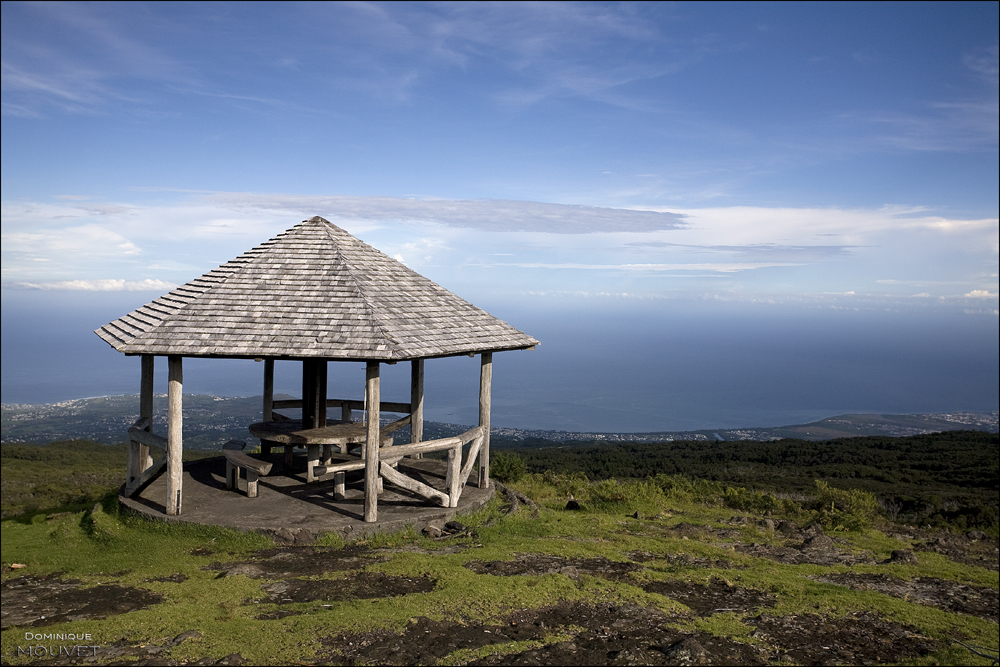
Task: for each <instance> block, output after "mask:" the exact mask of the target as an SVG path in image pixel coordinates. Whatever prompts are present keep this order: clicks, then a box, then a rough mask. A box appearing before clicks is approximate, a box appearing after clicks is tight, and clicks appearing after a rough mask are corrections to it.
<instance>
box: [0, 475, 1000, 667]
mask: <svg viewBox="0 0 1000 667" xmlns="http://www.w3.org/2000/svg"><path fill="white" fill-rule="evenodd" d="M515 486H516V488H517V489H519V490H520V492H522V493H523V494H526V496H527V497H529V498H533V499H534V500H535V502H537V505H538V507H537V508H536V509H534V510H533V509H532V508H531V507H529V506H524V505H521V506H520V508H519V509H518V510H516V511H513V512H511V513H510V514H507V513H506V510H510V509H513V508H512V507H509V506H507V502H508V501H504V500H503V498H499V497H498V498H497V499H495V500H494V501H493V502H492V503H491V504H490V505H488V506H487V507H486V508H484V509H483V510H481V511H479V512H477V513H475V514H473V515H470V516H465V517H460V521H461V523H462V524H463V525H461V526H455V525H452V526H451V529H452V530H453V531H454V533H453V535H452V536H451V537H447V538H445V539H440V538H438V539H435V538H430V537H427V536H425V535H422V534H420V533H418V532H416V530H408V531H405V532H402V533H396V534H392V535H381V536H378V537H376V538H371V539H368V540H363V541H360V542H355V543H354V544H351V545H343V544H342V543H340V542H339V541H338V540H337V539H334V538H332V537H330V536H325V537H321V538H320V539H319V540H318V541H317V543H316V544H314V545H312V546H308V547H301V546H300V547H280V546H276V545H274V544H273V543H271V542H270V540H269V539H268V538H265V537H263V536H261V535H258V534H253V533H250V534H247V533H238V532H235V531H229V530H222V529H216V528H206V527H192V526H184V525H166V524H160V523H155V522H150V521H147V520H143V519H138V518H134V517H129V516H123V515H122V514H120V513H119V511H118V507H117V503H116V501H115V499H114V497H109V498H106V499H105V500H104V501H102V502H101V503H100V504H99V505H98V506H97V507H95V508H94V509H93V510H88V511H80V512H56V513H35V514H33V515H23V516H22V517H20V518H17V519H7V520H4V521H3V522H2V524H0V525H2V534H3V540H2V561H3V575H2V577H3V580H2V586H3V595H4V598H3V603H4V605H3V609H4V622H3V632H2V655H3V659H4V662H5V663H7V664H24V663H28V662H31V661H33V660H36V659H37V658H38V657H39V656H36V655H26V654H25V653H24V651H25V647H26V646H29V645H36V646H38V645H41V646H43V649H44V650H49V651H51V650H53V649H52V648H51V647H55V649H54V650H55V651H56V652H58V651H59V650H60V649H59V646H60V645H66V644H69V645H72V644H78V643H81V642H75V641H72V639H71V640H70V641H59V640H58V636H59V634H60V633H62V634H64V635H66V634H72V635H74V636H76V637H88V639H87V640H86V641H83V642H82V643H84V644H86V645H88V646H93V647H96V648H94V649H88V651H92V652H91V653H88V654H87V662H90V663H93V662H95V661H96V663H97V664H102V663H115V664H123V663H126V664H130V663H137V664H203V665H204V664H241V663H242V662H244V661H246V662H249V663H251V664H295V663H305V664H361V663H364V664H439V665H464V664H608V665H641V664H733V665H763V664H833V663H836V664H873V663H876V662H882V663H885V662H888V663H897V664H899V663H902V664H927V665H930V664H988V663H987V661H985V660H984V659H981V658H979V657H977V656H976V655H975V654H974V653H973V652H970V651H969V650H968V649H967V648H965V646H970V647H977V646H986V647H992V648H994V649H995V648H996V637H997V629H998V626H997V614H996V606H997V605H996V602H997V590H998V585H1000V581H998V578H997V563H996V554H995V551H996V543H995V541H990V540H976V539H968V538H948V537H945V538H941V537H935V536H933V535H930V534H924V533H919V532H917V533H914V532H912V531H911V532H909V533H904V532H899V531H898V529H894V528H892V527H891V526H888V525H884V524H878V519H877V517H874V516H873V515H871V514H870V512H868V510H870V507H868V509H866V507H867V506H866V504H865V502H863V501H864V500H865V498H864V497H863V496H856V495H855V496H852V495H851V494H847V495H844V494H843V493H838V492H836V490H831V489H827V490H826V491H825V492H824V493H827V494H828V495H829V497H831V498H833V499H834V500H833V501H832V504H836V503H837V502H841V503H843V502H845V501H846V502H847V503H848V504H847V505H843V504H842V505H841V507H842V511H841V515H840V516H839V517H837V516H833V515H830V514H825V515H824V514H823V512H822V508H818V509H810V508H809V507H807V506H804V505H795V504H789V503H780V502H778V503H775V499H774V498H773V497H772V500H771V501H770V502H771V503H772V504H773V511H772V512H771V516H770V517H766V518H764V517H762V516H761V514H760V513H759V512H758V511H756V510H755V511H746V510H739V509H733V507H732V506H733V505H734V504H735V505H739V504H741V503H742V504H743V505H745V506H751V505H754V504H755V503H760V502H761V500H762V499H763V498H764V495H766V494H754V493H752V492H747V491H745V490H744V491H742V492H739V491H731V490H725V491H724V492H723V493H721V494H718V493H715V492H713V491H712V490H711V489H710V488H709V487H707V486H705V484H701V483H698V482H690V481H689V482H687V483H686V484H685V483H684V482H683V481H682V480H678V479H677V478H674V479H673V481H672V482H670V483H662V480H661V483H651V482H641V481H635V482H628V483H624V484H621V483H617V482H613V481H606V482H601V483H597V484H588V483H586V482H584V481H581V479H580V476H578V475H577V476H573V475H562V476H560V475H549V476H545V475H530V476H526V477H523V478H522V480H521V481H520V482H519V483H518V484H517V485H515ZM709 486H710V484H709ZM568 493H573V495H574V497H575V498H576V500H577V503H578V505H579V509H576V510H570V509H567V501H566V498H567V494H568ZM522 497H523V496H522ZM852 499H853V501H859V502H856V503H855V504H854V505H853V506H852V505H851V504H850V503H851V501H852ZM869 500H870V499H869ZM824 502H825V501H824ZM868 505H870V502H869V503H868ZM849 516H854V517H855V518H861V519H864V521H862V524H863V523H865V522H870V521H874V522H875V524H878V525H877V527H876V526H874V525H873V526H868V527H863V526H862V525H861V524H859V525H857V526H856V527H855V528H854V529H851V530H845V529H842V528H843V526H842V525H841V524H840V523H838V522H841V520H842V519H844V518H846V517H849ZM817 520H822V521H825V522H826V528H825V529H823V528H821V527H819V526H816V525H812V524H813V522H815V521H817ZM838 528H841V529H838ZM15 565H16V567H15ZM26 632H31V633H50V637H53V636H54V637H55V639H49V640H47V641H31V642H28V641H26V640H25V633H26ZM35 636H39V637H40V638H41V635H35ZM958 642H961V643H958ZM19 649H20V650H21V653H20V654H19ZM974 650H978V649H974ZM980 652H981V651H980ZM41 657H43V658H45V657H46V656H44V655H43V656H41ZM64 661H66V662H68V661H69V660H67V659H65V658H64V659H62V660H58V661H57V662H59V663H62V662H64ZM74 661H76V662H82V660H74Z"/></svg>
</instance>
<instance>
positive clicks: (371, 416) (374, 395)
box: [365, 361, 382, 523]
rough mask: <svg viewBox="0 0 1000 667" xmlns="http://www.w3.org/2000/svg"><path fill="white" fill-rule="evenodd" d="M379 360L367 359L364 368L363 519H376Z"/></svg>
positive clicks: (371, 521) (369, 521)
mask: <svg viewBox="0 0 1000 667" xmlns="http://www.w3.org/2000/svg"><path fill="white" fill-rule="evenodd" d="M378 380H379V362H377V361H369V362H368V365H367V367H366V368H365V403H367V405H368V433H367V436H368V437H367V439H366V440H365V521H366V522H367V523H374V522H375V521H377V520H378V491H379V489H378V487H379V480H380V479H381V475H380V473H379V461H378V445H379V433H378V427H379V424H378V421H379V401H381V400H382V399H381V396H380V394H379V381H378Z"/></svg>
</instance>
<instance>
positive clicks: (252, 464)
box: [223, 449, 274, 475]
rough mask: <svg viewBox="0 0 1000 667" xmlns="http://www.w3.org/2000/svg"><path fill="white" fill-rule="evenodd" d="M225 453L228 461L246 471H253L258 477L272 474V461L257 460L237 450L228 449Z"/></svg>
mask: <svg viewBox="0 0 1000 667" xmlns="http://www.w3.org/2000/svg"><path fill="white" fill-rule="evenodd" d="M223 453H224V454H225V455H226V460H227V461H232V462H233V464H234V465H237V466H239V467H240V468H243V469H244V470H253V471H254V472H256V473H257V474H258V475H267V474H268V473H270V472H271V468H272V467H273V466H274V464H273V463H271V462H270V461H261V460H260V459H255V458H254V457H252V456H250V455H249V454H247V453H245V452H240V451H237V450H235V449H226V450H224V451H223Z"/></svg>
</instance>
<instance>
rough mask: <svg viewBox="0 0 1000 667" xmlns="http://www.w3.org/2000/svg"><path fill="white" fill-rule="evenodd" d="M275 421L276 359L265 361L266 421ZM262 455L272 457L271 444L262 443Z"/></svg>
mask: <svg viewBox="0 0 1000 667" xmlns="http://www.w3.org/2000/svg"><path fill="white" fill-rule="evenodd" d="M273 420H274V359H265V360H264V421H266V422H269V421H273ZM260 453H261V454H262V455H263V456H265V457H268V456H270V455H271V443H270V442H268V441H266V440H261V441H260Z"/></svg>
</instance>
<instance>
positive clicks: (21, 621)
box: [0, 572, 163, 630]
mask: <svg viewBox="0 0 1000 667" xmlns="http://www.w3.org/2000/svg"><path fill="white" fill-rule="evenodd" d="M162 601H163V598H162V597H161V596H160V595H157V594H156V593H153V592H152V591H148V590H146V589H143V588H133V587H130V586H118V585H116V584H102V585H99V586H92V587H90V588H84V587H82V585H81V582H80V580H78V579H61V578H60V573H58V572H57V573H54V574H50V575H45V576H32V575H28V576H24V577H16V578H14V579H8V580H7V581H4V582H3V584H0V602H2V605H0V606H2V611H0V619H2V620H0V628H2V629H3V630H6V629H8V628H10V627H15V626H17V627H22V628H32V627H39V626H43V625H53V624H55V623H66V622H68V621H82V620H94V619H99V618H107V617H108V616H116V615H118V614H126V613H128V612H130V611H136V610H137V609H145V608H146V607H149V606H151V605H154V604H158V603H159V602H162Z"/></svg>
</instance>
